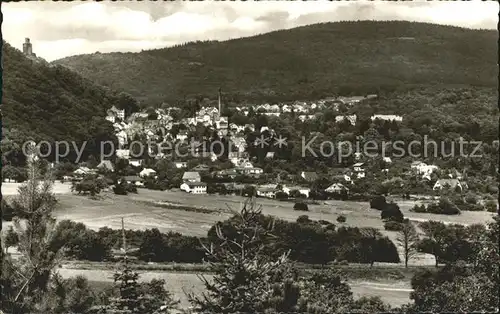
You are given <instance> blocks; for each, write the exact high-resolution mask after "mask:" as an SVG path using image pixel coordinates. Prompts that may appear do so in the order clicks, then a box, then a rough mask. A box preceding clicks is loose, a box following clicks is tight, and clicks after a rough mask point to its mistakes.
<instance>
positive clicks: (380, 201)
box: [370, 195, 387, 210]
mask: <svg viewBox="0 0 500 314" xmlns="http://www.w3.org/2000/svg"><path fill="white" fill-rule="evenodd" d="M386 205H387V201H386V199H385V196H383V195H377V196H375V197H373V198H372V199H371V200H370V208H375V209H378V210H384V208H385V207H386Z"/></svg>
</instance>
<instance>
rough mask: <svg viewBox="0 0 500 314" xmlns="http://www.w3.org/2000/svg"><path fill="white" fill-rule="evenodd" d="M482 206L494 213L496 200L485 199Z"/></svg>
mask: <svg viewBox="0 0 500 314" xmlns="http://www.w3.org/2000/svg"><path fill="white" fill-rule="evenodd" d="M484 207H485V208H486V210H487V211H489V212H490V213H495V212H496V211H497V202H495V201H487V202H486V203H485V204H484Z"/></svg>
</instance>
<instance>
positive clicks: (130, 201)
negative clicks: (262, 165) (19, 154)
mask: <svg viewBox="0 0 500 314" xmlns="http://www.w3.org/2000/svg"><path fill="white" fill-rule="evenodd" d="M18 186H19V184H15V183H4V184H3V185H2V194H3V195H5V196H6V198H7V199H8V198H10V197H12V196H13V195H14V194H15V193H16V190H17V187H18ZM54 193H55V194H56V195H57V198H58V200H59V203H58V205H57V209H56V211H55V216H56V218H57V219H60V220H62V219H70V220H73V221H77V222H82V223H84V224H85V225H86V226H88V227H89V228H91V229H95V230H97V229H99V228H101V227H109V228H113V229H118V228H121V219H122V218H124V221H125V228H126V229H137V230H145V229H150V228H158V229H159V230H160V231H161V232H168V231H173V232H180V233H182V234H185V235H192V236H202V237H203V236H206V234H207V231H208V230H209V229H210V227H211V226H212V225H214V224H215V223H216V222H217V221H222V220H225V219H227V218H229V217H231V216H232V213H231V212H230V209H232V210H236V211H237V210H238V209H239V208H240V206H241V204H242V202H244V201H245V198H244V197H241V196H234V195H224V196H222V195H193V194H188V193H185V192H182V191H154V190H147V189H139V193H138V194H129V195H126V196H122V195H115V194H113V193H110V192H104V193H101V194H100V195H99V196H98V197H97V198H96V199H92V198H90V197H88V196H81V195H75V194H73V193H71V191H70V185H69V184H68V183H63V184H62V183H59V182H56V183H55V184H54ZM257 203H258V204H259V205H260V206H262V212H263V213H264V214H267V215H272V216H275V217H277V218H280V219H284V220H287V221H295V220H296V219H297V218H298V217H299V216H300V215H308V216H309V217H310V218H311V219H313V220H319V219H323V220H327V221H330V222H333V223H334V224H339V223H337V222H336V219H337V217H338V216H339V215H344V216H345V217H346V218H347V221H346V222H345V223H343V225H345V226H354V227H373V228H376V229H379V230H380V231H381V232H382V233H383V234H385V235H387V236H388V237H390V238H391V239H392V240H393V241H394V240H395V238H396V233H395V232H392V231H385V230H384V228H383V222H382V220H381V219H380V211H378V210H375V209H370V206H369V203H368V202H351V201H335V200H330V201H319V204H318V205H309V212H299V211H295V210H293V205H294V203H292V202H283V201H277V200H272V199H265V198H258V199H257ZM397 203H398V205H399V206H400V208H401V211H402V212H403V214H404V215H405V217H406V218H409V219H410V220H412V221H425V220H438V221H442V222H445V223H458V224H464V225H469V224H474V223H486V222H488V221H490V220H491V217H492V215H493V213H488V212H466V211H464V212H462V213H461V214H460V215H453V216H449V215H436V214H427V213H414V212H411V211H410V209H411V208H412V207H413V206H414V205H415V204H417V203H419V201H407V200H405V201H402V200H398V201H397ZM181 206H182V207H186V208H185V209H178V208H179V207H181ZM5 224H6V223H3V225H5ZM7 224H8V223H7ZM410 264H415V265H433V264H434V258H433V257H432V256H430V255H425V254H421V255H419V256H417V257H416V258H415V259H413V260H412V261H410Z"/></svg>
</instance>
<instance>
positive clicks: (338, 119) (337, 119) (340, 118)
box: [335, 114, 357, 125]
mask: <svg viewBox="0 0 500 314" xmlns="http://www.w3.org/2000/svg"><path fill="white" fill-rule="evenodd" d="M356 119H357V116H356V115H355V114H353V115H350V116H336V117H335V122H341V121H344V120H347V121H349V122H350V123H351V125H356Z"/></svg>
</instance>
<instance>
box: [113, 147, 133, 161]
mask: <svg viewBox="0 0 500 314" xmlns="http://www.w3.org/2000/svg"><path fill="white" fill-rule="evenodd" d="M116 157H118V158H121V159H129V158H130V150H128V149H117V150H116Z"/></svg>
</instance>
